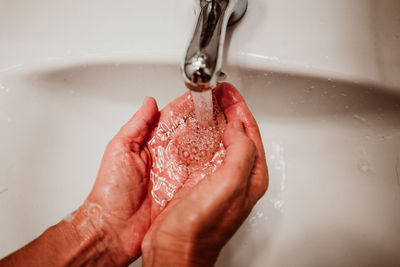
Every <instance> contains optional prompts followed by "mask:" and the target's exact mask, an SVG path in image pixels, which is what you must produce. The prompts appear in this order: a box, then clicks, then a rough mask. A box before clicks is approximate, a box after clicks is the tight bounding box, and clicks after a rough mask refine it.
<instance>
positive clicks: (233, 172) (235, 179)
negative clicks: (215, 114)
mask: <svg viewBox="0 0 400 267" xmlns="http://www.w3.org/2000/svg"><path fill="white" fill-rule="evenodd" d="M223 143H224V146H225V149H226V156H225V159H224V162H223V163H222V165H221V166H220V167H219V168H218V170H217V171H216V172H215V174H214V175H212V176H211V177H210V178H211V179H212V180H213V181H212V183H216V184H220V185H225V186H224V187H225V190H228V191H229V190H231V191H232V192H234V191H237V190H238V189H240V188H242V187H246V186H247V184H248V180H249V177H250V173H251V171H252V169H253V165H254V160H255V156H256V146H255V144H254V142H253V141H252V140H251V139H250V138H249V137H248V136H247V135H246V132H245V130H244V127H243V124H242V122H241V121H239V120H234V121H232V122H229V123H228V125H227V127H226V129H225V133H224V137H223Z"/></svg>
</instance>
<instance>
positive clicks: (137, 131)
mask: <svg viewBox="0 0 400 267" xmlns="http://www.w3.org/2000/svg"><path fill="white" fill-rule="evenodd" d="M158 116H159V111H158V108H157V104H156V102H155V100H154V99H153V98H150V97H148V98H146V99H145V101H144V104H143V106H142V107H141V108H140V110H139V111H138V112H137V113H136V114H135V115H134V116H133V117H132V118H131V119H130V120H129V122H128V123H127V124H126V125H124V126H123V127H122V128H121V130H120V131H119V133H118V134H117V135H116V136H115V137H114V138H113V139H112V140H111V142H110V143H109V144H108V146H107V149H106V151H105V153H104V156H103V160H102V163H101V166H100V170H99V172H98V175H97V179H96V182H95V184H94V187H93V189H92V192H91V193H90V195H89V197H88V198H87V200H86V202H85V203H84V205H82V207H81V208H80V209H79V210H78V211H77V212H76V213H75V214H74V217H75V218H74V220H73V222H75V224H76V227H77V228H79V229H78V230H79V231H87V229H86V228H87V227H82V225H83V226H86V225H89V226H90V230H89V231H92V232H93V231H94V232H96V234H97V235H99V234H100V235H101V237H100V239H102V243H103V244H102V245H101V248H98V250H107V253H103V252H101V251H100V252H99V253H100V254H107V258H108V260H109V261H111V262H113V264H116V265H121V264H126V263H128V262H131V261H133V260H135V259H136V258H137V257H139V256H140V245H141V241H142V239H143V236H144V235H145V233H146V231H147V230H148V228H149V226H150V201H151V199H149V198H146V196H147V189H148V176H149V170H150V167H151V158H150V154H149V151H148V149H147V147H146V146H145V145H144V142H145V141H146V138H147V137H148V135H149V134H150V132H151V131H152V129H153V128H154V126H155V124H156V122H157V120H158ZM83 234H84V233H83ZM97 238H99V237H97Z"/></svg>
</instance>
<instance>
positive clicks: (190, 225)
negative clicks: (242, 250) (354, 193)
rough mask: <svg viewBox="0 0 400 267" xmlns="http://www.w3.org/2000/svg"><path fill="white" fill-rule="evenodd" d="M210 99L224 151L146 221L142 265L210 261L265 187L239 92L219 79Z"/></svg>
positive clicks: (260, 151)
mask: <svg viewBox="0 0 400 267" xmlns="http://www.w3.org/2000/svg"><path fill="white" fill-rule="evenodd" d="M215 93H216V98H217V100H218V102H219V105H220V107H221V108H222V109H223V111H224V114H225V116H226V119H227V121H228V125H227V127H226V130H225V133H224V136H223V143H224V146H225V149H226V156H225V159H224V161H223V163H222V165H221V166H220V167H219V168H218V169H217V170H216V172H215V173H213V174H212V175H210V176H208V177H206V178H204V179H203V180H202V181H201V182H199V184H197V185H196V186H195V187H193V188H192V189H191V190H184V191H179V192H178V193H177V194H176V195H175V196H174V198H173V199H172V200H171V201H170V202H169V204H168V205H167V207H166V208H165V209H164V210H163V211H162V212H161V213H160V214H159V215H158V216H157V218H156V219H155V220H154V221H153V222H152V225H151V228H150V229H149V231H148V232H147V234H146V236H145V238H144V240H143V243H142V253H143V263H144V265H145V266H211V265H213V264H214V263H215V261H216V259H217V257H218V254H219V252H220V250H221V248H222V247H223V246H224V245H225V244H226V242H227V241H228V240H229V239H230V237H231V236H232V235H233V234H234V233H235V232H236V230H237V229H238V228H239V226H240V225H241V224H242V223H243V221H244V220H245V218H246V217H247V216H248V215H249V213H250V212H251V210H252V207H253V206H254V205H255V203H256V202H257V200H258V199H259V198H260V197H261V196H262V195H263V194H264V193H265V191H266V190H267V187H268V170H267V165H266V161H265V154H264V148H263V144H262V141H261V136H260V132H259V129H258V126H257V123H256V121H255V119H254V117H253V116H252V114H251V112H250V111H249V109H248V107H247V105H246V103H245V102H244V100H243V98H242V96H241V95H240V93H239V92H238V91H237V90H236V89H235V88H234V87H233V86H231V85H229V84H227V83H224V84H221V85H220V86H219V87H218V88H217V89H216V92H215Z"/></svg>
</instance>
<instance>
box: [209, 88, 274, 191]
mask: <svg viewBox="0 0 400 267" xmlns="http://www.w3.org/2000/svg"><path fill="white" fill-rule="evenodd" d="M215 93H216V98H217V101H218V102H219V105H220V106H221V108H222V110H223V111H224V113H225V116H226V118H227V120H228V122H230V121H234V120H240V121H242V122H243V124H244V127H245V132H246V134H247V135H248V136H249V137H250V139H251V140H252V141H253V142H254V144H255V145H256V148H257V156H256V160H255V165H254V169H253V173H255V175H254V177H253V181H252V184H253V187H255V188H256V190H258V191H259V192H258V193H257V195H260V196H261V195H263V193H264V192H265V190H266V189H267V187H268V170H267V164H266V160H265V152H264V145H263V143H262V140H261V134H260V130H259V128H258V125H257V122H256V120H255V119H254V117H253V115H252V114H251V112H250V110H249V108H248V107H247V105H246V102H245V101H244V99H243V97H242V96H241V94H240V93H239V92H238V91H237V90H236V88H235V87H233V86H232V85H231V84H229V83H222V84H220V85H219V86H218V87H217V89H216V90H215Z"/></svg>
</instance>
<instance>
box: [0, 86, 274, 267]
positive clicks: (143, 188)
mask: <svg viewBox="0 0 400 267" xmlns="http://www.w3.org/2000/svg"><path fill="white" fill-rule="evenodd" d="M188 94H189V93H186V94H184V95H183V96H181V97H179V98H177V99H176V100H174V101H173V102H171V103H170V104H169V105H168V106H167V107H166V108H164V109H163V110H162V111H161V112H159V110H158V107H157V104H156V102H155V100H154V99H153V98H146V100H145V102H144V104H143V106H142V107H141V108H140V110H139V111H138V112H137V113H136V114H135V115H134V116H133V117H132V119H130V120H129V122H128V123H127V124H125V125H124V126H123V127H122V128H121V130H120V131H119V132H118V134H117V135H116V136H115V137H114V138H113V139H112V140H111V142H110V143H109V144H108V146H107V148H106V151H105V153H104V156H103V160H102V163H101V166H100V169H99V172H98V175H97V179H96V182H95V184H94V186H93V189H92V191H91V193H90V194H89V196H88V198H87V200H86V201H85V203H84V204H83V205H82V206H81V207H80V208H79V209H78V210H77V211H76V212H75V213H74V214H73V216H71V217H70V218H68V219H67V220H63V221H61V222H60V223H58V224H57V225H55V226H52V227H51V228H49V229H48V230H46V231H45V232H44V233H43V234H42V235H41V236H40V237H39V238H37V239H36V240H34V241H32V242H31V243H30V244H28V245H27V246H25V247H24V248H22V249H20V250H19V251H17V252H15V253H13V254H11V255H10V256H8V257H7V258H5V259H3V260H2V261H0V266H13V265H14V266H15V265H29V266H59V265H70V266H82V265H95V266H110V265H111V266H123V265H126V264H128V263H130V262H132V261H134V260H135V259H137V258H138V257H139V256H140V255H141V254H142V256H143V265H144V266H212V265H213V264H214V262H215V261H216V259H217V256H218V254H219V252H220V250H221V248H222V247H223V246H224V245H225V244H226V242H227V241H228V240H229V239H230V237H231V236H232V235H233V234H234V233H235V231H236V230H237V229H238V228H239V226H240V225H241V224H242V223H243V221H244V220H245V218H246V217H247V216H248V215H249V213H250V211H251V209H252V207H253V206H254V205H255V203H256V202H257V200H258V199H259V198H260V197H261V196H262V195H263V194H264V193H265V191H266V190H267V187H268V171H267V165H266V162H265V154H264V149H263V144H262V141H261V137H260V132H259V129H258V126H257V123H256V121H255V119H254V118H253V116H252V114H251V112H250V111H249V109H248V108H247V105H246V103H245V102H244V100H243V98H242V96H241V95H240V93H239V92H238V91H237V90H236V89H235V88H234V87H233V86H231V85H229V84H226V83H224V84H221V85H219V87H218V88H217V89H216V90H215V94H216V99H217V101H218V103H219V105H220V107H221V109H222V110H223V113H224V115H225V118H226V120H227V122H228V124H227V126H226V129H225V131H224V134H223V137H222V141H223V145H224V148H225V150H226V155H225V159H224V161H223V163H222V165H221V166H220V167H219V168H218V169H217V170H216V171H215V172H214V173H213V174H211V175H208V176H206V177H205V178H204V179H202V180H201V181H200V182H199V183H198V184H197V185H195V186H182V187H181V189H180V190H178V191H177V192H176V194H175V196H174V197H173V199H172V200H171V201H170V202H169V203H168V205H166V207H165V208H163V209H160V206H159V205H158V204H157V203H155V202H154V199H153V197H152V194H151V190H152V187H153V185H152V184H151V182H150V179H149V177H150V170H151V167H152V157H151V153H150V150H149V147H148V146H147V145H146V141H148V140H149V138H150V136H151V133H152V131H153V130H154V127H155V126H156V125H157V124H158V125H160V123H162V122H164V121H166V120H168V119H169V118H170V115H171V113H172V114H177V115H179V114H180V116H184V115H185V114H184V113H185V112H191V111H192V109H193V104H192V102H191V99H190V98H188ZM189 180H190V179H189ZM194 184H196V183H194ZM194 184H193V185H194ZM152 211H153V212H152Z"/></svg>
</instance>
